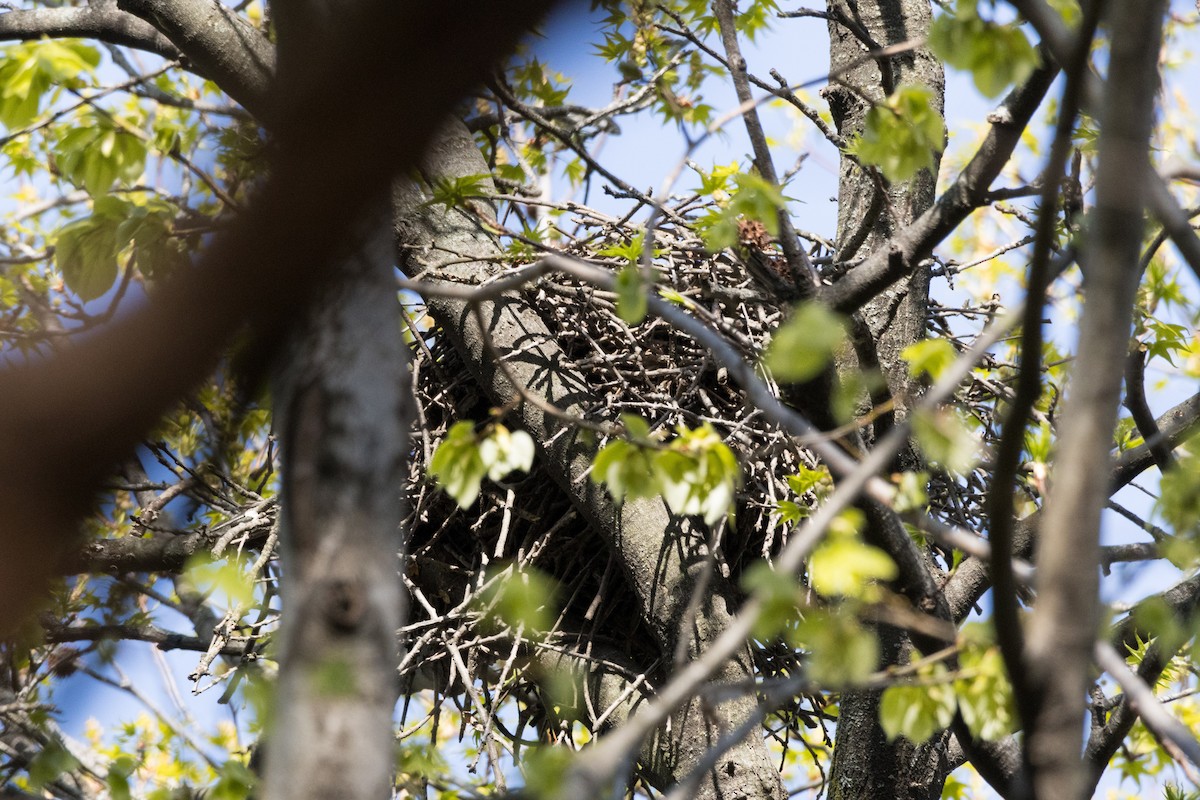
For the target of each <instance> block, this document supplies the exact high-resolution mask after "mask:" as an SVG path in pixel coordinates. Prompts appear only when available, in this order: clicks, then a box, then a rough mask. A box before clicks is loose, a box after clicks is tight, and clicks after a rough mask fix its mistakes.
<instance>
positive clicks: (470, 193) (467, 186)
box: [425, 173, 493, 208]
mask: <svg viewBox="0 0 1200 800" xmlns="http://www.w3.org/2000/svg"><path fill="white" fill-rule="evenodd" d="M492 188H493V183H492V176H491V175H490V174H487V173H480V174H477V175H460V176H456V177H453V178H439V179H437V180H435V181H434V182H433V185H432V186H431V187H430V195H431V197H430V199H429V200H428V201H426V202H425V205H426V206H430V205H444V206H446V208H458V207H462V206H465V205H466V204H467V201H469V200H473V199H476V198H479V197H486V196H488V195H489V194H491V192H492Z"/></svg>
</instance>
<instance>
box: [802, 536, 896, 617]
mask: <svg viewBox="0 0 1200 800" xmlns="http://www.w3.org/2000/svg"><path fill="white" fill-rule="evenodd" d="M896 574H897V570H896V564H895V562H893V561H892V559H891V556H889V555H888V554H887V553H885V552H884V551H883V550H880V549H879V548H878V547H872V546H871V545H869V544H864V543H863V542H862V541H860V540H859V539H858V537H857V535H847V534H845V533H841V534H835V533H834V532H833V531H832V530H831V531H830V534H829V536H827V537H826V540H825V541H824V542H822V543H821V545H820V547H818V548H817V549H816V550H814V551H813V553H812V555H811V556H809V559H808V580H809V583H810V584H811V585H812V587H813V589H815V590H816V591H817V593H818V594H821V595H824V596H825V597H854V598H859V599H863V600H871V599H873V595H874V594H875V593H876V592H875V590H874V587H872V586H871V583H872V582H873V581H880V580H882V581H888V580H891V579H892V578H894V577H896Z"/></svg>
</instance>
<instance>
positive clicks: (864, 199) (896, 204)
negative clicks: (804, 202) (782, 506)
mask: <svg viewBox="0 0 1200 800" xmlns="http://www.w3.org/2000/svg"><path fill="white" fill-rule="evenodd" d="M828 12H829V14H830V15H831V19H830V21H829V39H830V51H829V52H830V72H831V73H832V74H833V75H835V76H837V77H836V78H835V79H834V81H833V82H831V85H830V87H829V88H827V89H826V90H825V92H824V93H825V96H826V99H827V100H828V102H829V106H830V110H831V111H832V112H833V118H834V122H835V123H836V124H837V129H838V133H840V134H841V135H842V136H844V137H850V136H851V135H853V134H855V133H858V132H860V131H861V130H862V129H863V125H864V124H865V119H866V115H867V112H868V111H869V110H870V108H871V105H870V103H868V102H867V99H866V98H869V99H870V100H872V101H875V102H879V101H882V100H883V99H884V98H885V97H886V96H887V95H888V94H890V93H891V92H892V91H894V90H895V89H896V87H898V86H900V85H902V84H917V85H920V86H925V87H927V88H929V89H930V91H931V92H932V94H933V97H934V102H935V104H936V107H937V109H938V111H939V112H940V111H941V110H942V102H943V97H944V94H945V84H944V76H943V71H942V65H941V62H940V61H939V60H938V59H936V58H935V57H934V56H933V55H932V54H931V53H930V52H929V50H928V49H926V48H924V47H920V48H917V49H915V50H912V51H909V52H907V53H904V54H901V55H899V56H895V57H891V58H885V59H881V60H878V61H876V60H872V59H864V56H865V55H866V54H867V53H868V52H869V51H870V50H873V49H877V48H879V47H886V46H888V45H893V44H898V43H900V42H905V41H908V40H910V39H917V38H921V37H924V36H926V35H927V34H928V32H929V27H930V25H931V23H932V10H931V7H930V4H929V2H928V0H863V1H861V2H851V1H849V0H837V1H836V2H830V3H829V5H828ZM936 163H937V162H936V161H935V164H936ZM934 170H935V171H934V173H932V174H931V173H930V172H928V171H924V170H923V171H921V172H920V173H918V174H917V175H916V176H915V177H913V178H912V179H911V180H909V181H907V182H905V183H898V184H891V185H886V186H885V185H884V182H882V181H880V182H878V183H877V181H876V179H875V178H874V177H873V176H872V175H871V174H870V173H868V172H866V171H865V170H863V169H862V168H861V167H859V166H858V165H857V164H856V163H854V161H853V160H852V159H849V158H847V157H844V156H843V158H842V159H841V167H840V176H839V184H838V231H837V244H838V247H839V251H838V253H837V260H838V261H839V262H841V263H845V264H854V263H855V262H857V261H859V260H861V259H862V258H864V257H866V256H867V255H868V254H870V253H872V252H873V251H874V250H876V249H877V248H879V247H886V246H887V243H888V241H889V240H890V239H891V238H892V236H893V235H894V234H895V233H896V232H897V231H899V230H901V229H902V228H904V227H905V226H907V225H909V224H910V223H911V222H912V221H913V220H915V219H916V218H917V217H919V216H920V215H921V214H923V213H924V212H925V211H926V210H928V209H929V208H930V206H931V205H932V204H933V200H934V192H935V189H936V178H937V176H936V166H935V168H934ZM851 270H853V267H851ZM928 304H929V271H928V268H927V267H924V266H918V267H916V268H915V269H914V270H913V271H912V273H911V274H910V276H909V277H906V278H903V279H901V280H899V281H897V282H896V283H894V284H892V285H891V286H889V287H888V288H886V289H884V290H883V291H881V292H880V293H879V294H877V295H876V296H875V297H874V298H872V299H871V300H869V301H868V302H867V303H866V304H865V305H864V306H863V308H862V310H861V312H860V313H861V318H862V326H861V327H865V329H866V330H865V331H863V332H862V334H863V335H860V337H859V338H860V340H861V339H864V338H869V342H865V341H860V342H859V349H858V357H856V358H853V359H850V360H849V361H848V362H847V363H843V364H842V368H843V370H854V369H859V368H861V367H862V366H866V365H867V360H869V359H873V360H875V361H876V362H877V364H878V366H879V369H880V371H881V372H882V373H883V378H884V379H885V380H886V383H887V390H888V394H890V396H891V398H892V400H893V402H894V404H895V405H894V408H895V413H896V415H897V416H903V415H904V414H905V413H906V411H907V409H908V407H909V405H910V403H911V400H912V398H913V396H914V395H915V394H916V392H917V391H918V390H919V387H918V386H917V385H916V384H915V383H914V382H913V381H912V380H911V378H910V377H909V374H908V368H907V365H906V364H905V362H904V360H903V359H901V358H900V352H901V351H902V350H903V349H904V348H905V347H907V346H908V345H910V344H912V343H913V342H916V341H919V340H921V339H923V338H924V337H925V324H926V316H927V313H928ZM864 345H865V346H866V347H867V348H868V350H867V353H866V354H869V351H870V350H871V349H873V350H874V353H873V354H869V355H868V359H864V358H863V357H862V356H863V355H865V353H864V351H863V349H862V348H863V346H864ZM873 523H874V524H879V522H878V520H873ZM915 569H923V567H922V566H916V567H915ZM879 634H880V642H881V645H882V650H883V660H884V663H885V664H895V663H902V662H903V661H904V660H905V659H906V658H907V651H908V650H909V647H910V645H909V643H908V639H907V637H906V636H904V635H903V634H901V633H900V632H899V631H896V630H894V629H890V628H887V627H883V628H880V630H879ZM879 697H880V693H879V692H877V691H851V692H847V693H846V694H844V695H843V696H842V700H841V703H840V707H839V718H838V731H837V746H836V747H835V748H834V753H833V764H832V767H831V770H830V787H829V797H830V798H831V799H832V800H841V798H863V797H879V798H883V797H896V798H913V799H914V800H915V799H916V798H929V799H930V800H933V799H934V798H938V797H940V796H941V790H942V784H943V782H944V781H945V777H946V774H947V773H948V771H949V770H948V768H947V764H946V744H947V741H946V737H947V736H948V734H942V735H940V736H937V737H934V738H933V739H932V740H930V742H928V743H926V744H925V745H923V746H922V747H919V748H918V747H914V746H913V745H912V744H911V743H909V742H907V741H906V740H903V739H899V740H896V741H894V742H888V741H887V739H886V737H885V735H884V733H883V730H882V728H881V727H880V724H879Z"/></svg>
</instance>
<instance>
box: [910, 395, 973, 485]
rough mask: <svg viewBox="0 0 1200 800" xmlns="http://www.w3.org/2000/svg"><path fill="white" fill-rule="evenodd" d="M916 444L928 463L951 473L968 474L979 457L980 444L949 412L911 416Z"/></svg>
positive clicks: (956, 416) (922, 412)
mask: <svg viewBox="0 0 1200 800" xmlns="http://www.w3.org/2000/svg"><path fill="white" fill-rule="evenodd" d="M912 423H913V433H914V434H916V437H917V444H919V445H920V446H921V451H922V452H923V453H924V454H925V456H926V457H927V458H929V460H930V461H932V462H934V463H935V464H937V465H939V466H941V467H943V468H944V469H948V470H950V471H952V472H957V473H959V474H965V473H966V472H969V471H970V470H971V468H972V467H973V466H974V465H975V462H976V461H977V460H978V458H979V442H978V440H976V438H975V435H974V434H973V433H971V431H970V429H969V428H968V427H967V425H966V423H965V422H963V420H962V418H961V417H959V416H958V414H956V413H955V412H954V411H953V410H952V409H947V408H942V409H937V410H933V411H931V410H927V409H921V410H918V411H917V412H916V413H914V414H913V415H912Z"/></svg>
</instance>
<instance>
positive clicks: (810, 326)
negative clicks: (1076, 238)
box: [763, 302, 846, 383]
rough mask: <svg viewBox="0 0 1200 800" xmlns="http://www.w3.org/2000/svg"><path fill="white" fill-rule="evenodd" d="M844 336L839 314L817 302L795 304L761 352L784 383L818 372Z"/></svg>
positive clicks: (812, 376)
mask: <svg viewBox="0 0 1200 800" xmlns="http://www.w3.org/2000/svg"><path fill="white" fill-rule="evenodd" d="M845 338H846V330H845V328H844V327H843V324H842V320H841V317H839V316H838V315H837V314H834V313H833V312H832V311H830V310H829V309H827V308H826V307H825V306H823V305H821V304H820V303H817V302H808V303H801V304H800V305H798V306H796V308H795V310H794V311H793V312H792V315H791V316H790V317H789V318H788V320H787V321H786V322H784V323H783V325H781V326H780V328H779V330H777V331H776V332H775V335H774V336H772V337H771V342H770V344H768V345H767V350H766V352H765V353H764V354H763V365H764V366H765V367H766V368H767V369H769V370H770V371H771V373H772V374H773V375H774V376H775V379H776V380H778V381H780V382H784V383H796V382H803V381H807V380H812V379H813V378H815V377H817V376H818V375H820V374H821V372H822V371H823V370H824V369H825V366H826V365H827V364H828V363H829V361H830V359H831V358H833V355H834V353H835V352H836V351H837V349H838V348H839V347H841V346H842V343H843V342H844V341H845Z"/></svg>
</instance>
